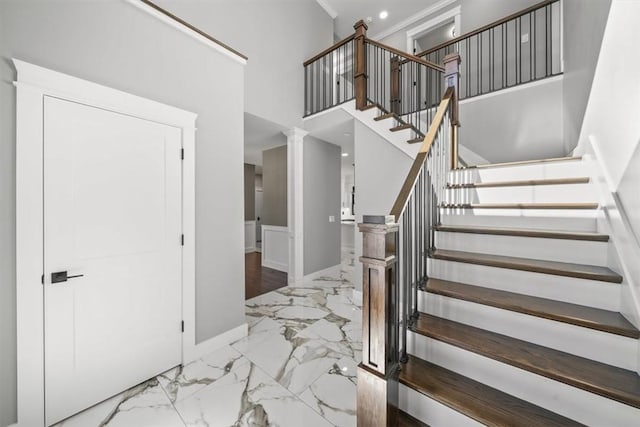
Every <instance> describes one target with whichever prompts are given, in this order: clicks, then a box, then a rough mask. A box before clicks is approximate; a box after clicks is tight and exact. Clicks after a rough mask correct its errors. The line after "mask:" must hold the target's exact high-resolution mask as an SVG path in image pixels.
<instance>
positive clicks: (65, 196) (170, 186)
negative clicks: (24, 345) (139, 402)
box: [44, 97, 182, 425]
mask: <svg viewBox="0 0 640 427" xmlns="http://www.w3.org/2000/svg"><path fill="white" fill-rule="evenodd" d="M44 124H45V126H44V272H45V276H44V302H45V308H44V318H45V405H46V421H47V424H48V425H51V424H53V423H56V422H58V421H60V420H62V419H64V418H66V417H68V416H70V415H72V414H74V413H76V412H79V411H81V410H82V409H85V408H87V407H89V406H91V405H93V404H95V403H98V402H100V401H102V400H104V399H106V398H108V397H110V396H112V395H115V394H117V393H119V392H121V391H124V390H125V389H127V388H129V387H131V386H133V385H136V384H138V383H140V382H142V381H144V380H146V379H148V378H151V377H153V376H154V375H157V374H158V373H160V372H162V371H164V370H166V369H169V368H171V367H173V366H176V365H178V364H180V363H181V347H182V343H181V303H182V302H181V254H182V252H181V242H180V237H181V222H182V221H181V165H180V149H181V133H180V129H178V128H175V127H171V126H167V125H163V124H158V123H155V122H150V121H146V120H142V119H138V118H134V117H131V116H127V115H123V114H118V113H115V112H111V111H106V110H103V109H99V108H94V107H90V106H86V105H82V104H77V103H73V102H69V101H64V100H60V99H56V98H49V97H46V98H45V103H44ZM59 272H67V275H68V276H69V278H68V279H67V280H66V281H64V280H62V279H64V277H63V276H64V274H62V273H61V274H59V275H58V277H57V278H56V277H54V276H53V275H52V274H53V273H59ZM77 275H81V276H80V277H74V278H72V277H71V276H77ZM52 279H53V280H52ZM58 280H61V281H59V282H57V281H58ZM53 282H57V283H53Z"/></svg>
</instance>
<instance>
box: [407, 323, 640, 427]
mask: <svg viewBox="0 0 640 427" xmlns="http://www.w3.org/2000/svg"><path fill="white" fill-rule="evenodd" d="M409 335H410V336H409V350H410V351H409V352H410V354H413V355H415V356H417V357H419V358H421V359H424V360H427V361H429V362H431V363H435V364H437V365H440V366H442V367H444V368H446V369H449V370H452V371H455V372H457V373H459V374H461V375H464V376H467V377H469V378H472V379H474V380H476V381H479V382H482V383H484V384H486V385H488V386H490V387H493V388H496V389H498V390H501V391H503V392H505V393H507V394H510V395H513V396H516V397H518V398H520V399H523V400H526V401H528V402H531V403H533V404H535V405H538V406H541V407H543V408H546V409H548V410H550V411H552V412H555V413H557V414H560V415H563V416H565V417H567V418H571V419H573V420H576V421H579V422H581V423H585V424H588V425H594V426H611V427H613V426H635V425H638V420H639V419H640V410H638V409H636V408H633V407H631V406H628V405H625V404H622V403H618V402H616V401H613V400H611V399H607V398H605V397H602V396H598V395H596V394H593V393H590V392H587V391H584V390H582V389H579V388H576V387H572V386H569V385H567V384H564V383H561V382H559V381H555V380H552V379H549V378H546V377H543V376H541V375H537V374H534V373H532V372H529V371H526V370H523V369H519V368H516V367H513V366H511V365H508V364H506V363H502V362H498V361H496V360H493V359H490V358H487V357H484V356H480V355H478V354H476V353H473V352H470V351H466V350H463V349H461V348H459V347H455V346H452V345H449V344H446V343H443V342H440V341H437V340H434V339H431V338H428V337H425V336H422V335H419V334H415V333H410V334H409Z"/></svg>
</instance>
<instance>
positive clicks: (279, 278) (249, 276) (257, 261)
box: [244, 252, 287, 299]
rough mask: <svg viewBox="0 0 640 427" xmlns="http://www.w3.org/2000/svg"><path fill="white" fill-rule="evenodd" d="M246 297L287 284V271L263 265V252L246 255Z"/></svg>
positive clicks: (264, 292)
mask: <svg viewBox="0 0 640 427" xmlns="http://www.w3.org/2000/svg"><path fill="white" fill-rule="evenodd" d="M244 272H245V282H244V298H245V299H249V298H253V297H256V296H258V295H262V294H266V293H267V292H271V291H273V290H275V289H278V288H282V287H283V286H287V273H283V272H282V271H278V270H273V269H271V268H267V267H263V266H262V254H261V253H260V252H251V253H248V254H245V256H244Z"/></svg>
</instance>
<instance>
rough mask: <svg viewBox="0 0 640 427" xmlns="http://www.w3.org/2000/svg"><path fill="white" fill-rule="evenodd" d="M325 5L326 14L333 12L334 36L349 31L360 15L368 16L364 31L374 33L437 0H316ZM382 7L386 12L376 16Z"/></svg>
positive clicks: (341, 36) (339, 36)
mask: <svg viewBox="0 0 640 427" xmlns="http://www.w3.org/2000/svg"><path fill="white" fill-rule="evenodd" d="M316 1H317V2H318V3H319V4H320V5H321V6H323V7H325V10H327V11H328V13H329V14H330V15H335V18H334V24H335V25H334V29H335V34H336V36H337V37H338V38H340V39H342V38H345V37H347V36H348V35H350V34H353V24H355V23H356V22H357V21H359V20H360V19H363V20H365V22H366V19H367V17H371V19H372V21H371V22H370V23H367V26H368V27H369V30H368V34H370V35H372V36H376V35H378V34H380V33H381V32H383V31H387V30H389V29H390V28H392V27H393V26H394V25H397V24H398V23H400V22H402V21H404V20H406V19H407V18H409V17H411V16H414V15H415V14H417V13H418V12H420V11H422V10H425V9H428V8H430V7H432V6H433V5H434V4H436V3H439V1H440V0H316ZM383 10H386V11H387V12H388V16H387V18H386V19H384V20H382V19H380V18H379V14H380V12H381V11H383Z"/></svg>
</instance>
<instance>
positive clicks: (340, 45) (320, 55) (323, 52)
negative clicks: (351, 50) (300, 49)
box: [302, 34, 356, 67]
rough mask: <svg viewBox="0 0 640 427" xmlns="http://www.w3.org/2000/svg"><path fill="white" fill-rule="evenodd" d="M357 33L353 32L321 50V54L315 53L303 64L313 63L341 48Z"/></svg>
mask: <svg viewBox="0 0 640 427" xmlns="http://www.w3.org/2000/svg"><path fill="white" fill-rule="evenodd" d="M355 36H356V35H355V34H351V35H350V36H349V37H346V38H344V39H342V40H340V41H339V42H337V43H335V44H334V45H333V46H331V47H329V48H327V49H325V50H323V51H322V52H320V53H319V54H317V55H315V56H314V57H312V58H310V59H307V60H306V61H304V62H303V63H302V65H303V66H304V67H306V66H307V65H309V64H311V63H312V62H315V61H317V60H318V59H320V58H322V57H323V56H325V55H326V54H328V53H330V52H333V51H334V50H336V49H339V48H341V47H342V46H344V45H345V44H347V43H349V42H350V41H351V40H353V39H354V37H355Z"/></svg>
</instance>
